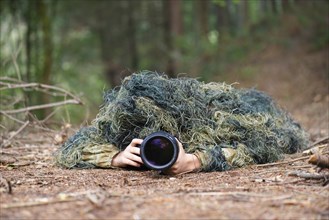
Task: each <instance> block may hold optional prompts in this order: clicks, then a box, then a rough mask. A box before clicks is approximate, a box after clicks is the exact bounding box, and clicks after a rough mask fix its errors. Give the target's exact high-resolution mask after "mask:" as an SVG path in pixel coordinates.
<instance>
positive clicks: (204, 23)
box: [197, 0, 209, 37]
mask: <svg viewBox="0 0 329 220" xmlns="http://www.w3.org/2000/svg"><path fill="white" fill-rule="evenodd" d="M197 9H198V14H199V27H200V33H201V36H202V37H207V35H208V31H209V23H208V15H209V1H208V0H197Z"/></svg>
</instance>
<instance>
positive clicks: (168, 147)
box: [141, 131, 179, 170]
mask: <svg viewBox="0 0 329 220" xmlns="http://www.w3.org/2000/svg"><path fill="white" fill-rule="evenodd" d="M178 153H179V147H178V143H177V141H176V139H175V137H173V136H172V135H170V134H168V133H166V132H163V131H161V132H156V133H153V134H151V135H149V136H147V137H146V138H145V139H144V141H143V143H142V145H141V157H142V160H143V163H144V164H145V165H146V166H147V167H148V168H150V169H154V170H165V169H168V168H169V167H171V166H172V165H173V164H174V163H175V162H176V160H177V157H178Z"/></svg>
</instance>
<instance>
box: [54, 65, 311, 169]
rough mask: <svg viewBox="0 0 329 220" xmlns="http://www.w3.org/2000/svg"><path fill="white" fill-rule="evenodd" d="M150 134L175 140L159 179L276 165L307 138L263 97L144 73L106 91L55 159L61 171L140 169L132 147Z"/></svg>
mask: <svg viewBox="0 0 329 220" xmlns="http://www.w3.org/2000/svg"><path fill="white" fill-rule="evenodd" d="M157 131H166V132H168V133H170V134H172V135H174V136H175V137H176V138H177V140H178V144H179V148H180V151H179V156H178V159H177V161H176V163H175V164H174V165H173V166H172V167H171V168H169V169H167V170H165V171H164V173H166V174H180V173H186V172H193V171H224V170H229V169H233V168H237V167H243V166H247V165H251V164H262V163H270V162H275V161H277V160H279V159H281V158H282V157H283V156H284V154H287V153H289V154H291V153H295V152H297V151H300V150H302V149H303V148H304V147H306V146H307V145H308V135H307V133H306V132H305V131H304V130H303V129H302V128H301V126H300V125H299V124H298V123H297V122H295V121H294V120H293V119H292V117H291V116H290V115H289V114H288V113H287V112H286V111H284V110H282V109H281V108H280V107H278V105H277V104H276V103H275V102H274V101H273V99H272V98H270V97H269V96H268V95H266V94H264V93H263V92H260V91H258V90H255V89H236V88H234V87H233V86H231V85H227V84H225V83H215V82H211V83H204V82H200V81H198V80H196V79H193V78H174V79H171V78H168V77H167V76H166V75H164V74H158V73H155V72H149V71H144V72H140V73H135V74H132V75H131V76H129V77H126V78H125V79H124V80H123V82H122V85H121V86H120V87H118V88H115V89H112V90H110V91H107V92H106V93H105V94H104V103H103V105H102V107H101V109H100V112H99V113H98V115H97V116H96V119H95V120H94V121H93V122H92V124H91V126H89V127H84V128H81V129H80V130H79V131H78V132H77V133H76V134H75V135H73V136H72V137H70V138H69V139H68V140H67V141H66V143H64V144H63V145H62V146H61V148H60V149H58V151H57V152H56V155H55V159H56V162H57V164H59V165H61V166H63V167H67V168H96V167H98V168H131V167H135V168H139V167H141V166H142V165H143V161H142V160H141V157H140V149H139V146H140V144H141V143H142V141H143V139H144V138H145V137H146V136H148V135H149V134H151V133H153V132H157Z"/></svg>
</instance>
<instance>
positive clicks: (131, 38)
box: [127, 1, 138, 71]
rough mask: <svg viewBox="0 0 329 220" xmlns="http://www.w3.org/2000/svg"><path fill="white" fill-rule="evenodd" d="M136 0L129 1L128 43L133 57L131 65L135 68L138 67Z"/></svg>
mask: <svg viewBox="0 0 329 220" xmlns="http://www.w3.org/2000/svg"><path fill="white" fill-rule="evenodd" d="M134 3H135V2H134V1H131V2H128V11H127V14H128V28H127V30H128V31H127V35H128V44H129V46H128V47H129V51H130V57H131V67H132V68H133V69H134V71H135V70H137V68H138V51H137V45H136V24H135V13H134V11H135V10H134V9H135V7H134V5H135V4H134Z"/></svg>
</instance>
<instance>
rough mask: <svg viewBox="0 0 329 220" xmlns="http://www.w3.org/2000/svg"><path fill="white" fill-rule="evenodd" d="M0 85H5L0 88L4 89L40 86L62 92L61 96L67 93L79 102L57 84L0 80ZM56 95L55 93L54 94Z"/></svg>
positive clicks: (73, 96)
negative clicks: (14, 82)
mask: <svg viewBox="0 0 329 220" xmlns="http://www.w3.org/2000/svg"><path fill="white" fill-rule="evenodd" d="M0 85H5V86H6V87H2V88H0V90H5V89H17V88H42V89H50V90H55V91H59V92H61V93H63V94H61V95H62V96H66V95H69V96H70V97H72V98H74V99H76V100H77V101H79V102H81V100H80V99H79V98H78V97H76V96H75V95H73V94H72V93H70V92H69V91H67V90H65V89H62V88H59V87H57V86H51V85H46V84H41V83H20V84H12V83H5V82H1V81H0ZM56 95H57V94H56Z"/></svg>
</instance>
